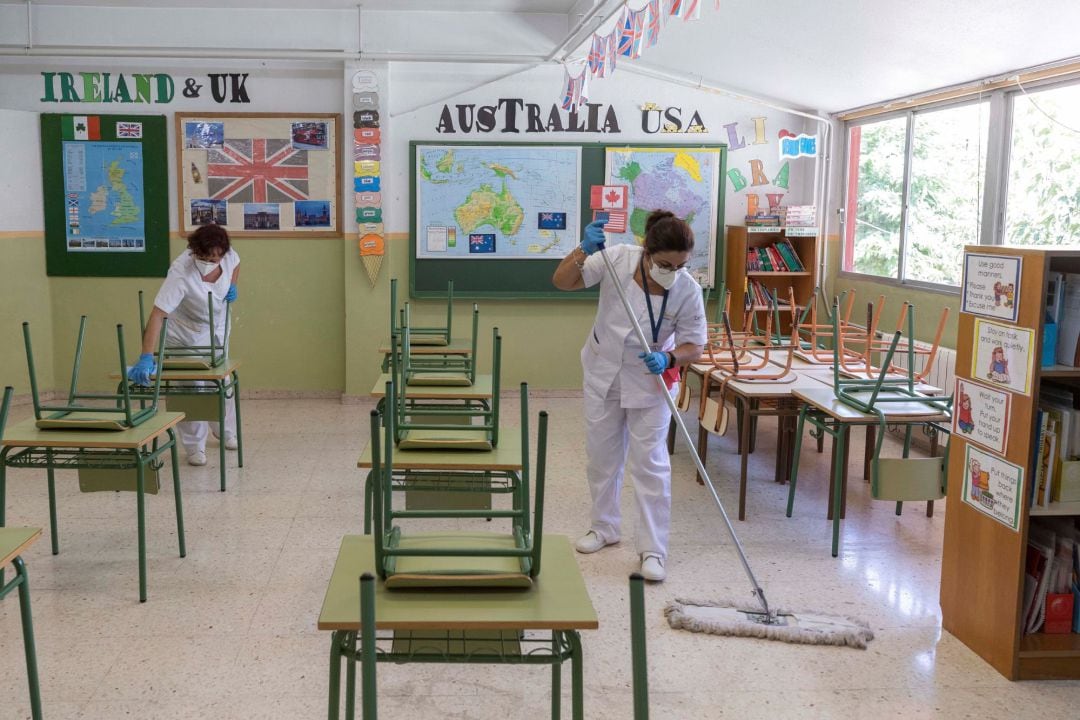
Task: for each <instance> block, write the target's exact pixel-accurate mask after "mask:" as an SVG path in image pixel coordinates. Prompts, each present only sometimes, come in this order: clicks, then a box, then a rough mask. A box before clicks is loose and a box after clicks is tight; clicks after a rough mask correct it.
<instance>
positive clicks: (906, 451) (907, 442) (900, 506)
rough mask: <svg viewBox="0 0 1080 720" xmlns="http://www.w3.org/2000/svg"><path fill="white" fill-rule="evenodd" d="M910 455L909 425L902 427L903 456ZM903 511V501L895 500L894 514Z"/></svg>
mask: <svg viewBox="0 0 1080 720" xmlns="http://www.w3.org/2000/svg"><path fill="white" fill-rule="evenodd" d="M909 455H911V425H908V426H907V427H905V428H904V457H905V458H906V457H908V456H909ZM902 512H904V503H903V502H901V501H899V500H898V501H897V502H896V514H897V515H900V513H902Z"/></svg>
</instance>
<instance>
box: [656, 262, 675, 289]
mask: <svg viewBox="0 0 1080 720" xmlns="http://www.w3.org/2000/svg"><path fill="white" fill-rule="evenodd" d="M649 277H651V278H652V279H653V280H654V281H655V282H656V284H657V285H659V286H660V287H662V288H664V289H665V290H670V289H671V286H672V285H674V284H675V280H676V279H678V277H679V271H678V270H673V269H671V268H662V267H660V266H659V265H657V264H656V263H651V264H650V266H649Z"/></svg>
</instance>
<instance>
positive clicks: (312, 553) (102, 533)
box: [0, 397, 1080, 720]
mask: <svg viewBox="0 0 1080 720" xmlns="http://www.w3.org/2000/svg"><path fill="white" fill-rule="evenodd" d="M532 405H533V407H532V409H533V410H534V411H538V410H540V409H547V410H548V411H549V412H550V414H551V418H552V427H553V432H552V433H551V448H550V454H549V467H550V468H551V472H550V476H549V484H548V511H547V514H546V516H547V527H546V528H545V529H546V531H547V532H557V533H565V534H568V535H571V536H572V537H573V536H576V535H577V534H578V533H580V532H581V531H582V530H584V529H585V527H586V524H587V521H588V491H587V489H586V487H585V481H584V478H583V467H584V459H583V455H584V441H583V437H582V436H583V431H584V427H583V421H582V413H581V401H580V398H575V397H541V398H536V399H535V400H534V401H533V403H532ZM504 407H505V409H506V412H505V416H504V417H505V418H506V420H507V421H508V422H510V423H512V422H513V421H514V420H515V419H516V417H517V412H516V407H517V406H516V403H514V402H511V401H508V402H507V403H506V404H505V406H504ZM369 409H370V407H369V406H366V405H354V406H343V405H341V404H339V403H337V402H334V401H315V400H249V401H246V402H245V404H244V421H245V440H246V443H245V444H246V447H245V456H246V458H245V459H246V461H247V462H246V466H245V467H244V468H243V469H239V468H235V467H233V468H230V477H229V491H228V492H227V493H224V494H223V493H220V492H218V485H217V483H218V480H217V465H216V453H211V456H210V464H209V465H207V466H206V467H204V468H193V467H189V466H187V465H184V466H183V467H182V474H181V478H182V483H183V488H184V509H185V520H186V524H187V544H188V557H187V558H185V559H180V558H179V557H177V554H176V538H175V522H174V517H173V503H172V497H171V489H170V488H163V490H162V493H161V494H160V495H158V496H156V497H151V498H149V499H148V502H147V508H148V513H147V515H148V566H149V593H150V595H149V602H147V603H146V604H145V605H140V604H139V603H138V600H137V598H138V596H137V581H138V576H137V563H136V544H135V540H136V537H135V520H134V507H133V506H134V499H133V497H132V496H131V495H130V494H105V493H98V494H80V493H79V492H78V486H77V483H76V482H75V478H74V475H73V474H72V473H60V474H59V475H58V479H59V481H58V484H57V485H58V495H59V512H60V532H61V550H62V552H61V554H60V555H58V556H55V557H54V556H52V555H50V554H49V546H48V541H47V539H46V538H43V539H42V541H40V542H38V543H37V545H35V546H34V547H33V549H32V550H31V551H30V552H29V553H27V555H26V556H25V558H26V560H27V563H28V566H29V569H30V580H31V588H32V591H33V602H34V622H35V627H36V631H37V642H38V653H39V667H40V673H41V685H42V695H43V700H44V706H45V717H46V718H49V719H50V720H60V719H62V718H87V719H92V720H111V719H112V718H127V717H136V718H151V719H153V720H172V719H178V718H223V719H232V718H237V719H247V718H252V719H255V718H280V719H282V720H292V719H294V718H320V717H325V716H326V684H327V655H328V653H327V649H328V648H327V645H328V643H329V638H328V637H327V635H326V634H325V633H320V632H318V631H317V630H316V629H315V622H316V619H317V615H318V612H319V608H320V606H321V603H322V596H323V591H324V588H325V586H326V581H327V579H328V577H329V575H330V571H331V568H332V565H333V561H334V558H335V555H336V551H337V547H338V542H339V540H340V537H341V536H342V535H343V534H346V533H358V532H360V530H361V517H360V516H361V492H360V489H361V474H360V471H359V470H357V469H356V468H355V461H356V457H357V454H358V452H359V450H360V449H361V447H362V445H363V444H364V443H365V442H366V437H367V416H368V410H369ZM25 415H26V410H25V408H17V409H16V411H15V412H14V418H13V419H15V420H17V419H19V418H21V417H23V416H25ZM774 428H775V423H774V422H773V421H771V420H763V421H762V422H761V423H760V429H759V441H758V450H757V452H756V453H755V454H754V455H753V456H752V458H751V464H750V469H751V481H750V489H749V495H748V508H749V511H748V513H749V514H748V518H747V520H746V521H745V522H742V523H737V530H738V532H739V533H740V538H741V540H742V541H743V543H744V545H745V547H746V550H747V553H748V554H749V556H750V560H751V562H752V563H753V566H754V569H755V572H756V573H757V575H758V578H759V580H760V581H761V583H762V584H763V585H764V587H765V588H766V590H767V591H768V594H769V597H770V599H771V601H772V602H774V603H776V604H782V605H785V606H789V607H792V608H806V609H815V610H826V611H831V612H836V613H843V614H846V615H855V616H859V617H862V618H864V619H866V620H867V621H868V622H869V623H870V624H871V626H872V627H873V629H874V631H875V633H876V634H877V639H876V640H874V641H873V642H872V643H871V644H870V648H869V649H868V650H866V651H858V650H851V649H846V648H831V647H828V648H823V647H811V646H800V645H786V644H782V643H776V642H767V641H761V640H748V639H735V638H718V637H711V636H703V635H694V634H691V633H686V632H681V631H679V632H677V631H673V630H671V629H669V628H668V627H667V625H666V622H665V620H664V617H663V615H662V613H661V608H662V607H663V604H664V603H665V601H667V600H669V599H671V598H674V597H676V596H693V597H709V596H713V597H743V596H746V594H747V593H748V586H747V584H746V581H745V579H744V576H743V574H742V572H741V569H740V567H739V564H738V561H737V559H736V557H735V555H734V553H733V552H732V549H731V547H730V546H729V543H728V541H727V539H726V535H725V533H724V531H723V529H722V526H721V522H720V519H719V514H718V512H717V510H716V509H715V506H714V505H713V503H712V501H711V499H709V497H708V495H707V493H706V491H705V490H704V488H702V487H700V486H698V485H697V484H696V483H694V481H693V470H692V466H691V462H690V459H689V457H688V455H687V449H686V448H685V446H683V445H682V444H681V443H680V445H679V447H678V449H677V452H676V455H675V457H674V478H675V480H674V482H673V489H672V490H673V496H674V507H673V513H672V515H673V528H672V539H671V557H670V561H669V572H670V575H669V579H668V581H667V582H665V583H663V584H661V585H657V586H652V587H649V588H648V589H647V591H646V604H647V608H648V643H649V651H650V657H651V659H650V679H649V680H650V698H651V706H652V717H654V718H666V719H668V718H670V719H672V720H683V719H686V720H697V719H699V718H700V719H711V718H729V717H730V718H739V719H743V718H746V719H749V718H844V719H845V720H852V719H855V718H883V717H903V718H932V717H942V718H962V717H963V718H1027V717H1030V718H1046V719H1050V718H1076V717H1078V716H1080V682H1038V683H1036V682H1026V683H1010V682H1008V681H1006V680H1005V679H1003V678H1002V677H1001V676H999V675H998V674H997V673H996V672H995V671H994V670H993V669H992V668H991V667H990V666H989V665H987V664H986V663H984V662H983V661H982V660H980V659H979V658H978V657H977V656H976V655H974V654H973V653H972V652H971V651H969V650H968V649H967V648H966V647H965V646H964V645H963V644H961V643H960V642H959V641H957V640H956V639H954V638H953V637H952V636H950V635H949V634H948V633H945V632H943V631H942V630H941V626H940V620H941V617H940V609H939V607H938V586H939V573H940V564H939V559H940V552H941V542H942V528H943V520H944V515H945V512H946V511H947V508H946V507H945V504H944V503H939V505H938V511H937V513H936V515H935V517H934V518H933V519H928V518H926V517H925V515H924V513H923V506H922V505H921V504H914V506H913V507H909V508H908V509H907V510H906V512H905V513H904V514H903V516H901V517H896V516H895V515H894V514H893V508H892V505H891V504H889V503H878V502H875V501H873V500H871V499H870V497H869V491H868V488H867V486H866V485H865V484H864V483H862V482H859V481H854V480H853V482H852V483H851V488H850V493H849V499H848V513H847V519H846V521H845V523H844V527H843V545H842V549H841V555H840V557H839V558H837V559H833V558H832V557H830V555H829V525H828V523H827V522H826V521H825V502H826V497H825V487H826V482H825V475H826V472H827V469H828V462H827V455H818V454H817V453H816V452H815V451H814V448H813V444H812V443H806V444H805V447H804V451H803V455H802V458H801V468H802V470H801V475H800V485H799V497H798V502H797V504H796V508H795V510H796V511H795V516H794V517H793V518H791V519H787V518H785V517H784V514H783V507H784V502H785V501H786V496H787V488H786V486H779V485H777V484H775V483H774V482H773V481H772V463H773V459H774V457H775V450H774V449H775V430H774ZM212 442H213V441H212ZM710 445H711V446H710V449H709V456H708V467H709V470H710V473H712V475H713V477H714V479H716V480H717V483H718V485H719V490H720V493H721V496H722V498H723V500H724V501H725V503H727V506H728V508H729V511H731V512H734V508H735V502H736V497H737V477H738V456H737V455H736V453H735V440H734V432H729V434H728V437H725V438H723V439H719V440H717V439H714V440H713V441H712V442H711V444H710ZM856 448H861V438H860V439H858V440H857V443H856ZM856 455H861V453H858V452H853V453H852V465H851V475H852V478H853V479H854V478H858V477H861V470H860V468H859V467H858V460H857V458H856ZM229 457H230V461H231V462H232V463H235V455H233V454H230V456H229ZM623 502H624V506H623V507H624V517H626V518H633V514H632V497H631V495H630V493H629V491H627V492H625V493H624V498H623ZM7 522H8V524H9V525H34V526H47V524H48V503H47V497H46V492H45V483H44V477H43V474H42V473H40V472H30V471H12V472H10V474H9V489H8V497H7ZM46 533H47V531H46ZM632 536H633V529H632V527H626V528H624V541H623V543H622V544H620V545H618V546H614V547H611V548H608V549H606V550H604V551H602V552H600V553H597V554H596V555H592V556H579V558H578V559H579V563H580V566H581V568H582V571H583V572H584V574H585V578H586V582H587V584H588V587H589V591H590V594H591V596H592V599H593V603H594V604H595V606H596V609H597V611H598V613H599V616H600V629H599V630H597V631H586V632H584V633H583V641H584V651H585V683H586V695H585V703H586V705H585V709H586V717H587V718H590V719H591V720H629V718H630V717H631V715H632V710H631V708H632V695H631V688H630V657H629V638H628V630H627V626H628V623H627V594H626V577H627V575H628V574H629V573H630V572H631V571H633V570H634V569H636V558H635V556H634V553H633V543H632ZM20 637H21V634H20V629H19V615H18V603H17V601H16V599H15V597H14V596H11V597H8V598H7V599H5V600H4V601H3V602H2V603H0V716H2V717H3V718H4V719H5V720H6V719H7V718H23V717H27V718H28V717H29V705H28V702H27V694H26V680H25V670H24V667H23V664H22V653H21V641H20ZM379 686H380V708H379V709H380V717H381V718H384V719H388V720H392V719H393V718H409V719H410V720H415V719H417V718H440V719H448V718H463V719H464V718H468V719H469V720H486V719H489V718H490V719H494V718H500V719H503V718H505V719H515V718H529V720H534V719H535V718H537V717H545V713H546V712H547V708H548V706H549V699H548V694H549V688H550V685H549V675H548V673H547V672H546V671H544V670H541V669H538V668H522V667H518V668H508V669H506V671H505V672H492V671H491V668H488V667H485V666H471V667H470V666H465V667H448V666H390V665H380V666H379ZM568 686H569V683H568V682H564V692H568ZM567 700H568V697H567ZM564 708H565V709H564V712H566V711H568V708H569V706H568V705H565V704H564Z"/></svg>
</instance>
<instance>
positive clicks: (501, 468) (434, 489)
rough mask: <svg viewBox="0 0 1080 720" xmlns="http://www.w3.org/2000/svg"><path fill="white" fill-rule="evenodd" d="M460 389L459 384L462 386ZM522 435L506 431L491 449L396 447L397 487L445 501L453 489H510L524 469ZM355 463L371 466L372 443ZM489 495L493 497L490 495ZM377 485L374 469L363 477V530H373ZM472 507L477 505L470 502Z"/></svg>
mask: <svg viewBox="0 0 1080 720" xmlns="http://www.w3.org/2000/svg"><path fill="white" fill-rule="evenodd" d="M459 389H460V388H459ZM521 456H522V452H521V436H520V435H518V434H517V433H514V432H509V433H503V435H502V437H501V438H500V439H499V444H498V445H497V446H495V447H494V448H492V449H491V450H401V449H397V450H395V451H394V464H393V467H394V489H395V490H401V491H408V492H410V493H414V494H415V493H421V492H426V493H431V494H433V495H434V494H437V495H438V497H439V499H440V501H442V502H445V501H446V499H447V497H448V496H449V495H451V494H452V492H451V491H453V490H456V489H457V490H465V491H467V492H466V493H462V494H463V495H466V496H467V495H472V496H474V497H484V496H485V493H483V492H478V491H479V490H484V491H486V492H488V493H509V492H514V491H516V489H517V482H516V479H517V475H518V474H519V473H520V472H521V469H522V457H521ZM356 466H357V467H358V468H360V469H366V470H370V469H371V468H372V458H371V444H370V443H368V445H367V447H365V448H364V450H363V451H362V452H361V453H360V459H359V460H357V462H356ZM486 497H488V498H490V495H487V496H486ZM373 499H374V487H373V486H372V478H371V473H368V474H367V476H366V477H365V479H364V534H365V535H366V534H368V533H370V532H371V512H372V501H373ZM470 507H475V506H472V505H470Z"/></svg>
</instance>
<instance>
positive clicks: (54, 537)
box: [45, 450, 60, 555]
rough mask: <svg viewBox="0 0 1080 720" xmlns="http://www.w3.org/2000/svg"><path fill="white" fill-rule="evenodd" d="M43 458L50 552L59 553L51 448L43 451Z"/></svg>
mask: <svg viewBox="0 0 1080 720" xmlns="http://www.w3.org/2000/svg"><path fill="white" fill-rule="evenodd" d="M45 459H46V464H47V465H48V468H46V470H45V474H46V476H47V477H48V481H49V540H50V542H51V543H52V554H53V555H59V554H60V528H59V527H57V525H58V523H57V520H56V472H55V471H54V470H53V455H52V451H51V450H46V451H45Z"/></svg>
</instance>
